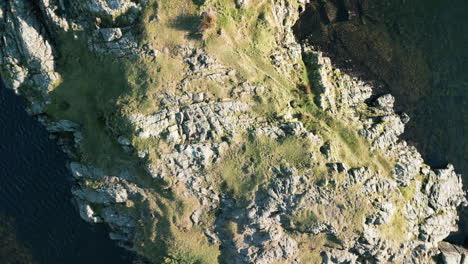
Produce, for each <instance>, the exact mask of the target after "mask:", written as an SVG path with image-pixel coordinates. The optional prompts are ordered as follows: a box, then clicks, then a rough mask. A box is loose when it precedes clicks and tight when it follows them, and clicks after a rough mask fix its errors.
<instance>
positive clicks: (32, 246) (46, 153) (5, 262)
mask: <svg viewBox="0 0 468 264" xmlns="http://www.w3.org/2000/svg"><path fill="white" fill-rule="evenodd" d="M0 81H1V80H0ZM66 162H67V157H66V156H65V154H64V153H63V152H61V151H60V149H59V148H58V146H57V145H56V143H55V142H54V141H53V140H50V139H49V135H48V133H47V131H46V130H45V128H44V127H43V126H42V125H41V124H40V123H39V122H38V121H36V120H35V119H34V118H32V117H30V116H28V115H27V113H26V112H25V105H24V101H23V100H22V99H21V98H20V97H18V96H16V95H15V94H14V93H13V92H12V91H11V90H8V89H6V88H5V87H4V86H3V84H2V85H1V87H0V263H2V264H9V263H12V264H13V263H15V264H22V263H25V264H29V263H45V264H55V263H57V264H59V263H60V264H63V263H67V264H68V263H72V264H74V263H76V264H78V263H80V264H82V263H87V264H94V263H96V264H97V263H100V264H102V263H113V264H120V263H122V264H124V263H131V260H132V256H131V255H130V254H129V253H128V252H127V251H125V250H123V249H121V248H119V247H118V246H117V245H116V244H115V243H114V242H113V241H111V240H110V239H109V238H108V233H107V231H106V230H105V228H104V227H103V226H96V225H90V224H87V223H85V222H84V221H82V220H81V218H80V216H79V215H78V212H77V210H76V209H75V207H74V206H73V205H72V202H71V193H70V190H71V186H72V184H73V181H72V176H71V174H70V173H69V171H68V170H67V168H66Z"/></svg>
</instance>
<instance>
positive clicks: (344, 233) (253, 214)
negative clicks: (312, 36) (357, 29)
mask: <svg viewBox="0 0 468 264" xmlns="http://www.w3.org/2000/svg"><path fill="white" fill-rule="evenodd" d="M148 2H151V4H150V3H148ZM160 2H161V1H157V0H154V1H114V0H105V1H104V0H99V1H98V0H94V1H92V0H86V1H76V2H72V3H69V5H70V6H69V7H67V8H65V7H64V6H63V4H62V1H54V0H43V1H39V2H38V3H37V5H38V8H39V9H38V10H35V12H32V11H31V10H33V5H32V4H31V3H30V1H26V0H8V1H5V2H4V3H2V4H1V6H0V8H1V9H0V11H1V12H0V19H1V23H0V25H1V28H2V29H4V30H3V31H2V33H1V34H2V41H3V45H2V46H0V53H1V54H2V57H1V60H0V64H1V66H2V74H3V76H4V78H5V79H6V81H7V83H8V85H9V87H11V88H13V89H15V91H17V92H19V93H21V94H23V95H24V96H25V97H26V98H27V99H28V100H29V101H30V102H31V106H30V112H31V114H34V115H37V117H38V118H39V119H40V120H41V121H42V123H43V124H44V125H46V126H47V127H48V129H49V131H50V133H51V136H53V137H55V138H56V139H57V141H58V142H59V144H60V145H61V146H62V147H63V149H64V151H65V152H67V153H68V154H69V156H70V158H72V159H73V162H71V163H70V170H71V172H72V175H73V177H74V179H75V180H76V182H77V184H76V186H75V188H73V190H72V193H73V194H74V196H75V200H76V204H77V208H78V210H79V212H80V215H81V217H82V218H83V219H84V220H85V221H87V222H90V223H106V224H107V225H108V226H109V227H110V229H111V233H110V237H111V238H112V239H115V240H118V241H120V243H121V245H122V246H124V247H126V248H128V249H130V250H136V251H137V253H139V254H141V255H142V256H143V257H145V258H148V260H149V261H152V262H154V263H158V261H160V260H161V259H162V260H164V261H176V262H175V263H178V262H177V261H181V263H187V261H188V263H192V262H194V263H205V262H207V263H208V262H210V261H211V262H215V261H216V260H215V257H213V258H212V259H210V260H207V261H205V260H206V258H204V256H199V255H197V254H200V252H196V251H198V249H199V248H196V246H197V245H198V244H200V245H202V247H203V250H206V251H209V250H208V249H211V248H214V251H215V252H216V253H215V254H214V255H216V258H218V259H219V261H220V262H222V263H319V262H321V263H389V262H402V263H432V262H433V257H435V256H438V255H440V256H441V258H442V259H443V261H445V263H464V262H463V261H465V260H466V256H465V255H466V253H465V252H464V251H463V250H462V249H459V248H456V247H454V246H451V245H449V244H447V243H445V242H442V240H443V239H444V238H446V237H447V236H448V235H449V234H450V232H451V231H454V230H456V222H457V220H458V216H457V208H459V207H460V206H462V205H466V204H467V201H466V198H465V193H464V192H463V189H462V183H461V178H460V175H457V174H456V172H455V168H454V167H453V166H452V165H448V166H447V167H446V168H443V169H434V168H430V167H429V166H427V165H426V164H424V160H423V159H422V157H421V155H420V154H419V153H418V151H417V150H416V148H415V147H413V146H410V145H408V144H407V143H406V142H405V141H403V140H401V139H400V135H401V134H402V133H403V132H404V129H405V124H406V123H407V122H408V116H407V115H405V114H398V113H396V112H395V111H394V109H393V106H394V102H395V99H394V98H393V97H392V96H391V95H390V94H385V95H381V96H377V95H375V93H374V90H373V87H372V85H370V84H367V83H365V82H363V81H361V80H359V79H356V78H353V77H351V76H349V75H347V74H344V73H343V72H341V71H340V70H339V69H336V68H335V67H334V66H333V65H332V63H331V60H330V59H329V58H327V57H325V56H324V55H323V54H322V53H321V52H320V51H317V50H315V49H314V48H313V47H312V46H310V45H308V44H307V43H304V44H303V45H300V44H299V43H297V41H296V40H295V38H294V35H293V31H292V27H293V25H294V24H295V23H296V21H297V19H298V17H299V14H300V12H303V11H304V10H305V5H306V3H307V2H308V1H306V0H298V1H286V0H275V1H271V2H268V3H263V4H265V5H266V6H263V7H264V9H259V10H262V11H261V12H260V13H259V14H258V18H259V19H258V20H259V21H260V22H258V23H257V22H256V23H257V25H256V26H257V27H258V28H257V30H258V31H256V32H254V34H252V35H254V36H255V37H256V38H263V39H267V40H266V41H265V43H267V44H268V45H271V48H270V49H264V48H265V47H263V46H261V45H260V44H262V43H260V44H258V43H257V42H258V41H260V40H258V39H255V40H256V41H257V42H255V41H252V43H247V44H245V43H243V42H242V43H241V41H240V39H241V37H239V36H236V37H237V39H236V38H228V37H226V36H225V35H226V34H230V32H229V30H230V31H232V30H234V29H233V28H234V27H232V26H231V27H227V28H219V29H217V30H216V31H215V32H212V35H210V36H208V37H202V38H198V37H197V34H199V33H200V32H197V34H195V33H194V32H191V33H190V32H189V33H190V34H189V33H187V34H186V35H183V36H182V37H181V39H182V38H183V39H184V41H185V42H184V43H179V44H178V45H173V44H170V45H169V44H168V47H160V46H157V45H160V44H159V42H157V41H155V42H154V43H153V44H154V46H153V45H152V44H151V43H152V42H150V41H148V40H145V41H148V43H145V44H144V45H142V44H141V43H143V42H141V38H142V35H139V33H141V32H140V31H139V30H142V29H141V28H139V27H140V26H142V25H141V24H139V23H156V22H157V21H160V20H161V19H162V18H161V17H162V16H159V14H158V13H156V15H155V16H154V17H153V16H150V18H149V19H148V21H147V20H145V19H143V18H142V17H143V16H145V13H144V12H145V8H148V9H155V10H156V11H160V9H163V8H165V7H164V6H166V5H165V4H160ZM162 2H164V1H162ZM194 2H197V1H194ZM202 2H203V1H202ZM345 2H347V1H345ZM165 3H166V2H165ZM159 4H160V5H159ZM166 4H167V3H166ZM191 5H193V6H192V8H193V9H195V10H198V9H196V8H195V3H191V4H187V6H189V7H187V6H182V7H180V6H179V7H180V10H182V11H181V12H182V14H181V16H182V15H185V16H186V15H187V13H186V12H189V11H187V10H189V9H190V7H191ZM256 5H261V4H260V3H258V2H257V1H253V0H250V1H240V0H239V1H235V4H234V2H233V3H232V7H230V6H228V7H224V6H219V5H210V3H204V4H199V5H198V6H197V8H201V9H202V8H207V9H210V8H211V9H213V10H215V11H216V10H217V12H219V16H220V17H221V18H222V19H224V20H221V21H222V22H223V23H228V22H232V21H236V19H237V20H240V21H242V23H247V24H248V23H251V21H250V20H248V19H250V15H249V14H250V13H248V12H254V11H252V8H254V9H255V8H256V7H257V6H256ZM34 7H35V8H36V6H34ZM223 8H232V9H229V10H230V12H231V13H229V12H227V11H226V10H224V9H223ZM249 8H250V9H249ZM186 9H187V10H186ZM238 9H239V10H238ZM171 10H172V9H171ZM176 10H178V9H176ZM180 10H179V11H180ZM234 10H235V11H234ZM242 10H248V12H247V11H242ZM255 10H256V9H255ZM215 11H213V12H215ZM325 11H326V12H325V14H326V17H327V19H328V20H329V21H338V20H340V16H339V15H338V14H339V12H338V11H337V9H336V8H334V6H333V5H332V4H330V5H327V6H326V8H325ZM244 12H245V13H244ZM215 13H216V12H215ZM226 14H231V15H232V14H236V17H234V18H232V17H222V15H226ZM243 16H245V17H246V18H247V20H245V21H244V20H242V19H243ZM348 16H349V17H351V16H353V14H351V13H350V14H348ZM174 19H176V18H174ZM179 19H180V18H179ZM183 19H189V21H192V20H190V19H193V18H191V17H190V16H189V17H188V18H183ZM183 19H182V20H183ZM155 21H156V22H155ZM183 21H185V20H183ZM246 21H247V22H246ZM249 21H250V22H249ZM232 23H233V22H232ZM168 24H169V26H168V28H165V29H166V30H168V32H171V34H174V41H176V40H177V39H178V38H177V37H180V36H179V35H177V34H182V33H181V32H182V31H184V30H185V28H184V26H185V27H188V26H187V25H185V24H184V23H183V22H180V21H175V22H174V21H172V20H171V23H168ZM220 25H223V24H222V23H220ZM242 25H244V24H242ZM248 25H250V24H248ZM160 26H161V27H162V26H163V25H162V24H161V25H160ZM164 26H167V25H166V24H164ZM244 26H245V25H244ZM174 28H175V29H174ZM245 28H247V26H245ZM265 28H267V29H268V30H267V31H265V32H267V34H266V35H267V36H265V32H263V31H261V30H265ZM226 29H228V30H226ZM171 30H173V31H171ZM223 30H224V31H223ZM67 31H68V32H69V33H71V34H72V35H73V36H74V38H78V39H81V40H83V41H82V43H85V48H87V49H88V50H89V51H90V52H92V54H95V55H96V56H103V57H105V58H108V57H110V58H114V59H115V61H116V63H119V62H124V63H135V61H137V63H141V64H143V63H147V62H148V61H150V62H153V61H156V62H157V63H159V64H150V66H151V67H148V68H146V69H147V71H148V72H149V73H148V72H143V73H139V75H137V77H135V76H133V75H132V76H131V77H128V78H129V79H130V78H132V79H131V80H129V85H128V87H130V89H133V90H132V91H131V92H128V94H122V95H121V96H120V97H118V98H117V99H115V100H114V101H112V100H109V101H110V103H109V105H111V106H112V108H111V111H109V112H107V113H103V114H102V115H101V114H100V115H99V116H98V118H96V119H98V121H95V120H94V119H93V118H88V117H87V116H81V115H79V114H78V115H74V117H75V118H76V119H77V120H74V121H75V122H72V121H70V120H64V119H62V118H61V115H60V114H57V112H51V111H48V110H47V109H46V106H47V105H52V106H56V105H55V104H59V103H58V102H56V101H58V100H51V98H53V99H57V98H59V96H60V94H59V95H53V91H54V86H55V85H56V82H60V76H59V74H58V73H57V72H61V71H60V69H57V68H56V62H57V60H58V58H59V56H60V54H59V52H58V51H59V50H60V49H59V47H55V46H54V45H60V44H56V43H55V42H54V38H59V37H60V34H65V32H67ZM179 31H181V32H179ZM174 32H175V33H174ZM223 32H224V33H223ZM185 33H186V32H185V31H184V34H185ZM148 34H149V33H148ZM201 34H203V32H202V33H201ZM205 34H209V33H206V32H205ZM262 34H264V35H262ZM143 36H144V34H143ZM175 36H177V37H175ZM259 36H260V37H259ZM270 36H272V38H271V39H270V38H269V37H270ZM162 37H164V36H162ZM162 37H161V38H162ZM217 37H218V38H226V39H228V40H229V41H228V40H225V43H226V49H229V48H232V47H230V46H229V45H233V46H234V49H233V50H234V51H235V53H234V54H236V56H238V57H229V56H232V54H230V53H223V52H224V51H219V47H218V46H216V45H215V46H214V47H213V46H210V44H209V41H210V40H212V39H216V38H217ZM242 37H245V36H242ZM187 39H188V40H187ZM157 40H158V39H157ZM158 41H159V40H158ZM171 41H173V40H172V39H171ZM202 41H205V42H203V44H204V45H201V42H202ZM187 42H189V43H187ZM238 42H239V43H238ZM265 43H263V44H265ZM236 45H240V46H241V48H237V47H236ZM242 45H245V46H242ZM249 45H252V46H249ZM265 45H266V44H265ZM259 46H261V47H259ZM169 47H170V49H169ZM245 47H248V48H245ZM262 52H265V54H263V53H262ZM259 54H260V55H259ZM251 56H253V57H251ZM161 57H162V58H164V59H165V60H166V61H165V60H162V59H161ZM226 57H228V58H231V61H229V60H226V59H225V58H226ZM160 59H161V60H162V62H159V60H160ZM234 60H236V61H234ZM237 60H239V61H237ZM256 60H257V61H256ZM168 61H170V63H168ZM245 61H247V63H245ZM258 61H260V63H258ZM257 63H258V64H257ZM174 65H177V66H178V67H175V66H174ZM246 65H247V66H246ZM105 66H106V65H104V67H105ZM137 66H139V65H136V64H132V67H133V68H138V67H137ZM164 67H167V68H169V71H164V70H163V69H165V68H164ZM171 67H172V68H171ZM133 68H132V69H130V70H129V71H131V70H134V69H133ZM154 68H156V70H155V71H154V72H153V70H154ZM150 71H151V72H150ZM304 72H305V73H306V75H307V78H305V77H304ZM163 73H165V74H167V75H170V76H172V75H171V74H174V76H175V77H173V79H170V80H169V81H167V82H164V81H163V80H162V77H166V76H160V75H161V74H163ZM146 74H147V75H151V76H150V77H149V78H148V80H147V81H146V80H145V81H142V82H139V81H140V79H144V78H145V77H146V76H145V75H146ZM152 74H153V75H154V76H153V75H152ZM258 76H261V78H259V77H258ZM312 76H315V79H311V77H312ZM106 78H107V77H106ZM158 78H159V79H158ZM132 82H134V83H138V87H137V88H135V86H132ZM305 83H306V84H305ZM99 85H100V84H96V86H97V87H99ZM158 85H159V86H158ZM309 85H312V86H314V87H312V88H311V87H309ZM140 86H141V87H140ZM295 86H299V87H302V88H303V89H296V88H295ZM128 87H126V88H128ZM155 87H156V88H155ZM213 87H215V88H213ZM140 88H141V89H140ZM152 89H153V90H152ZM96 90H98V89H96ZM300 90H301V91H300ZM311 94H314V97H315V98H313V99H312V96H311ZM99 95H101V94H100V93H99ZM53 96H55V97H53ZM141 98H143V99H145V100H147V101H148V102H149V106H147V107H146V108H144V107H143V106H142V105H143V103H141V101H139V100H143V99H141ZM134 102H137V103H134ZM105 103H106V104H107V103H108V102H105ZM85 105H86V106H90V105H92V103H89V104H85ZM59 106H60V105H59ZM59 106H57V107H58V108H59V109H63V112H67V111H68V110H67V106H65V107H62V108H60V107H59ZM96 109H99V108H96ZM79 113H81V112H79ZM77 116H78V117H77ZM80 118H82V119H80ZM90 119H91V121H89V120H90ZM89 124H92V125H94V126H92V125H89ZM86 126H87V127H86ZM90 127H91V128H90ZM90 129H102V131H92V130H91V131H90ZM98 132H99V133H98ZM95 133H96V134H99V137H97V138H98V139H99V140H100V139H102V138H104V137H106V138H110V142H111V143H110V144H108V145H110V146H109V147H108V148H106V150H109V153H105V154H106V155H108V157H105V158H104V162H103V161H102V160H99V159H92V158H90V156H92V155H91V154H93V153H89V152H91V151H93V148H92V147H93V146H92V144H91V143H89V141H87V139H88V138H89V137H91V136H93V135H94V134H95ZM103 135H104V136H103ZM92 143H93V144H97V143H101V142H99V141H96V140H95V141H92ZM102 143H103V144H105V143H106V142H102ZM106 144H107V143H106ZM114 162H115V163H118V164H119V166H117V165H115V166H113V163H114ZM268 162H269V163H268ZM109 164H110V165H109ZM236 192H237V193H236ZM178 235H179V236H184V235H185V237H183V239H181V238H178V237H177V236H178ZM190 239H197V240H196V242H193V244H191V243H192V240H190ZM185 240H187V241H190V242H187V241H185ZM184 243H185V244H184ZM181 245H182V246H181ZM177 246H179V248H175V249H174V247H177ZM155 248H156V249H157V250H155ZM161 248H164V249H165V250H167V252H163V253H161V254H162V255H160V256H159V255H158V256H157V257H155V256H154V254H156V253H154V252H156V251H158V252H159V251H161ZM192 248H194V249H193V250H192V251H190V250H191V249H192ZM180 252H182V253H180ZM186 252H189V253H186ZM203 252H204V253H206V252H205V251H203ZM158 254H159V253H158ZM206 254H207V255H209V254H208V253H206ZM181 256H182V257H181ZM193 256H198V257H199V259H197V260H196V261H192V260H191V259H190V257H193ZM209 256H211V255H209ZM152 258H157V259H152ZM187 258H188V259H189V260H187ZM200 259H202V260H200ZM183 261H186V262H183ZM190 261H192V262H190ZM169 263H173V262H169Z"/></svg>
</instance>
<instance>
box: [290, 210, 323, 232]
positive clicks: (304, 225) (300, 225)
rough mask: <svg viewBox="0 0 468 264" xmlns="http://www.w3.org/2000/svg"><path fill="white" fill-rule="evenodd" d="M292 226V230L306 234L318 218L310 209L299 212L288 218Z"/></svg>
mask: <svg viewBox="0 0 468 264" xmlns="http://www.w3.org/2000/svg"><path fill="white" fill-rule="evenodd" d="M288 218H289V220H291V222H292V224H293V228H294V229H295V230H297V231H299V232H303V233H306V232H307V231H308V230H310V229H311V228H312V227H313V226H314V224H315V223H317V221H318V220H319V218H318V216H317V215H316V214H315V212H314V211H312V210H311V209H305V210H300V211H299V212H295V213H294V214H292V215H289V216H288Z"/></svg>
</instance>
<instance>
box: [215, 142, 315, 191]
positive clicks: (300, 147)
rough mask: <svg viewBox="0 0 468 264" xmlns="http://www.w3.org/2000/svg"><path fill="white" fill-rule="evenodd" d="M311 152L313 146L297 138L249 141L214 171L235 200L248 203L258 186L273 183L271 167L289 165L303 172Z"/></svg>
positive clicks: (230, 152)
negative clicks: (270, 181) (271, 180)
mask: <svg viewBox="0 0 468 264" xmlns="http://www.w3.org/2000/svg"><path fill="white" fill-rule="evenodd" d="M309 149H310V143H309V142H308V141H307V140H306V139H302V138H297V137H286V138H283V139H280V140H275V139H272V138H268V137H264V136H260V137H256V138H249V139H248V140H246V141H245V143H244V144H242V145H240V146H234V147H231V149H230V150H229V151H228V152H227V153H225V154H224V156H223V158H222V160H221V161H220V162H219V163H218V164H216V165H215V166H214V167H213V168H212V170H213V173H214V174H215V175H217V177H218V179H219V180H220V182H221V184H222V185H223V188H224V189H225V190H226V191H228V192H229V193H230V194H231V195H232V196H233V197H234V198H236V199H241V200H249V199H251V198H252V197H253V194H254V192H255V191H256V190H257V189H258V187H259V185H261V184H263V183H265V182H267V181H268V180H269V179H271V177H272V176H273V173H272V171H271V169H272V167H279V166H280V165H287V166H291V167H295V168H297V169H301V168H304V167H305V166H307V165H308V164H309V163H310V157H309V156H308V155H307V154H306V153H308V152H309Z"/></svg>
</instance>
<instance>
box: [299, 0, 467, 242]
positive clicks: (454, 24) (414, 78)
mask: <svg viewBox="0 0 468 264" xmlns="http://www.w3.org/2000/svg"><path fill="white" fill-rule="evenodd" d="M348 11H351V12H348ZM296 35H297V36H298V38H300V39H305V38H308V39H309V40H310V41H311V42H312V43H313V44H315V45H317V46H319V47H320V48H321V49H322V50H324V51H326V52H327V53H328V55H329V56H331V57H332V58H333V59H334V62H335V63H336V64H338V66H339V67H340V68H346V70H347V71H348V73H353V74H355V75H359V76H360V77H361V78H364V79H366V80H367V81H376V82H375V84H376V85H377V86H378V92H379V93H388V92H389V93H391V94H393V95H394V96H395V97H396V109H397V111H404V112H406V113H408V114H409V115H410V117H411V121H410V123H409V124H408V125H407V127H406V132H405V134H404V135H403V136H404V138H405V139H406V140H407V141H408V142H409V143H410V144H413V145H415V146H416V147H417V148H418V150H419V151H420V152H421V153H422V155H423V157H424V159H425V161H426V162H427V163H428V164H430V165H431V166H433V167H436V168H437V167H444V166H446V165H447V163H452V164H454V165H455V168H456V169H457V172H458V173H461V174H462V175H463V180H464V188H465V190H466V189H468V121H467V119H468V1H466V0H449V1H440V0H391V1H381V0H336V1H335V0H328V1H313V2H312V4H311V5H309V7H308V9H307V10H306V12H305V14H304V15H303V17H301V20H300V22H299V23H298V25H297V28H296ZM460 215H461V218H462V221H461V222H460V232H458V233H457V234H454V235H453V236H452V237H451V238H449V239H450V240H452V241H454V242H457V243H459V244H465V246H468V210H466V208H465V209H463V210H462V212H460ZM463 240H464V241H463Z"/></svg>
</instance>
